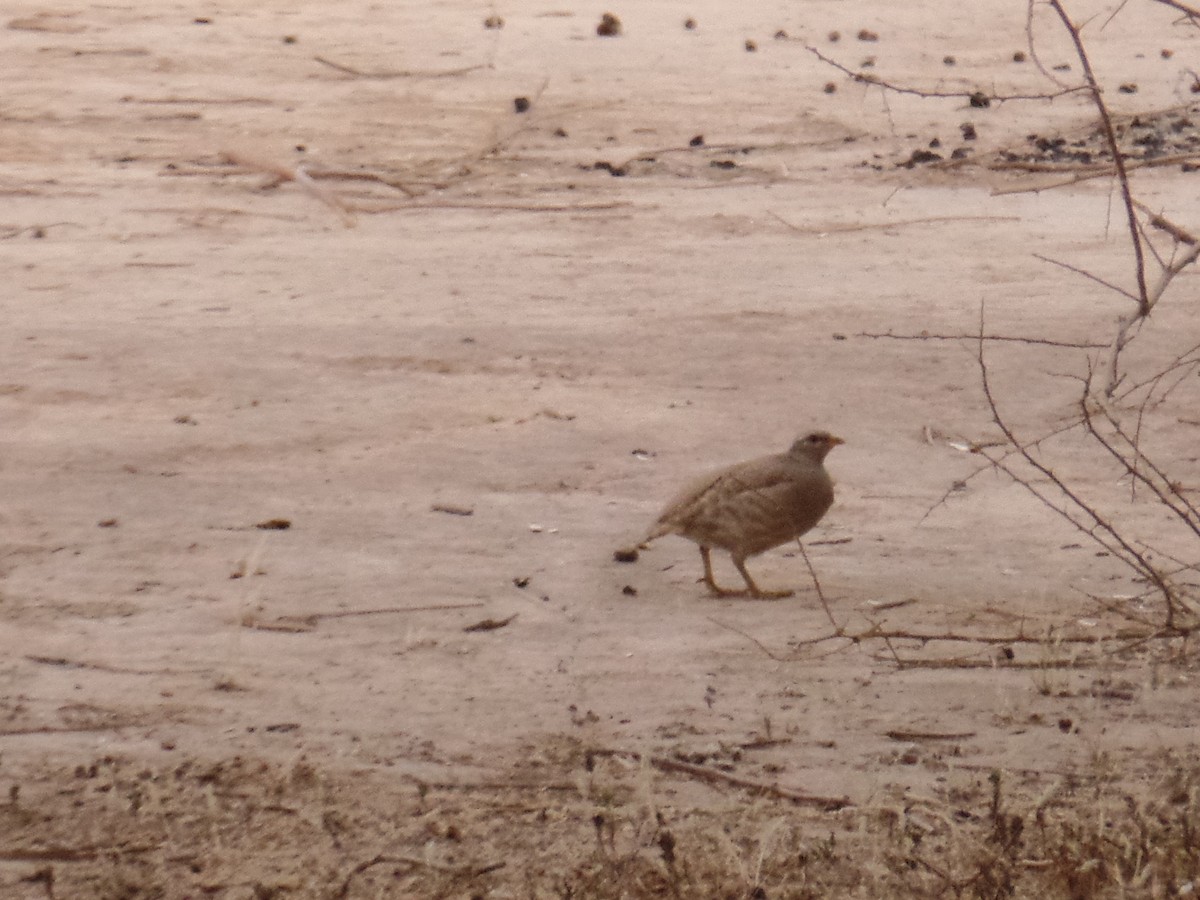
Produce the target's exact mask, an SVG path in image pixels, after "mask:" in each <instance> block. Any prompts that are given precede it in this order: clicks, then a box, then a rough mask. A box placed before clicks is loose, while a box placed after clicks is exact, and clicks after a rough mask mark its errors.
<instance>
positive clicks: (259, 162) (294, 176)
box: [221, 150, 355, 228]
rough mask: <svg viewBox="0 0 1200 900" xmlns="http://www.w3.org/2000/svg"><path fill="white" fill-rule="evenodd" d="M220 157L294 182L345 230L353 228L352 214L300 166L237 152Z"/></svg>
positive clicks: (226, 153)
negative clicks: (329, 212)
mask: <svg viewBox="0 0 1200 900" xmlns="http://www.w3.org/2000/svg"><path fill="white" fill-rule="evenodd" d="M221 155H222V156H223V157H224V158H225V159H226V160H228V161H229V162H231V163H233V164H234V165H238V166H242V167H243V168H246V169H254V170H257V171H259V172H266V173H267V174H268V175H273V176H275V177H276V178H278V179H279V180H280V181H294V182H295V183H296V184H297V185H299V186H300V187H301V188H303V189H304V190H305V191H307V192H308V193H309V194H311V195H312V196H314V197H316V198H317V199H318V200H320V201H321V202H322V203H324V204H325V205H326V206H328V207H329V208H330V209H332V210H334V212H336V213H337V214H338V216H339V217H340V218H341V220H342V224H343V225H345V226H346V227H347V228H353V227H354V224H355V222H354V214H353V213H351V212H350V210H349V208H348V207H347V206H346V204H344V203H343V202H342V201H341V200H339V199H338V198H337V197H335V196H334V195H333V194H332V193H331V192H330V191H328V190H326V189H325V188H323V187H321V186H320V185H319V184H317V183H316V182H315V181H314V180H313V179H312V177H311V176H310V175H309V174H308V173H307V172H305V171H304V168H303V167H302V166H291V167H289V166H285V165H283V164H282V163H278V162H275V161H273V160H268V159H263V158H261V157H257V156H250V155H249V154H246V153H242V152H240V151H237V150H225V151H222V153H221Z"/></svg>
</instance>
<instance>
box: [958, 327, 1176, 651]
mask: <svg viewBox="0 0 1200 900" xmlns="http://www.w3.org/2000/svg"><path fill="white" fill-rule="evenodd" d="M979 334H980V336H981V339H980V341H979V344H978V352H977V355H976V359H977V361H978V363H979V374H980V381H981V383H982V386H983V395H984V399H985V400H986V401H987V406H988V411H989V412H990V413H991V417H992V421H993V422H994V423H995V425H996V427H997V428H999V429H1000V431H1001V432H1002V433H1003V434H1004V437H1005V440H1007V441H1008V444H1009V446H1011V447H1013V448H1015V449H1016V450H1017V455H1018V456H1019V457H1020V458H1021V459H1023V460H1024V462H1025V463H1026V464H1027V465H1029V466H1030V467H1031V468H1032V469H1034V470H1035V471H1036V472H1038V473H1039V474H1041V475H1042V476H1043V477H1044V478H1046V479H1047V480H1048V481H1049V482H1050V483H1051V484H1052V485H1054V487H1055V488H1056V489H1057V490H1058V492H1059V493H1060V494H1061V496H1062V497H1063V498H1064V499H1065V501H1066V503H1065V505H1064V504H1060V503H1058V502H1055V500H1054V499H1053V498H1052V497H1050V496H1048V495H1047V494H1046V493H1045V492H1044V491H1043V490H1042V489H1041V488H1039V487H1038V486H1036V485H1035V484H1034V483H1033V482H1032V481H1030V480H1029V479H1028V478H1026V477H1025V476H1023V475H1022V474H1021V473H1020V472H1018V471H1016V470H1015V469H1013V468H1012V466H1010V465H1009V464H1008V463H1006V462H1005V461H1004V459H1003V458H999V457H992V456H989V455H988V454H987V453H983V454H982V455H983V456H984V458H985V459H987V460H988V462H990V463H991V464H992V465H993V466H994V467H996V468H997V469H999V470H1000V471H1002V472H1004V473H1005V474H1006V475H1008V476H1009V478H1011V479H1012V480H1013V481H1014V482H1016V483H1017V484H1019V485H1021V487H1023V488H1025V490H1027V491H1028V492H1029V493H1031V494H1032V495H1033V496H1034V497H1036V498H1037V499H1038V500H1040V501H1041V502H1042V503H1043V504H1045V505H1046V506H1047V507H1049V508H1050V509H1052V510H1054V512H1056V513H1058V514H1059V515H1060V516H1062V517H1063V518H1064V519H1066V520H1067V521H1068V522H1070V523H1071V524H1072V525H1073V526H1075V528H1076V529H1078V530H1079V532H1080V533H1082V534H1084V535H1086V536H1087V537H1088V538H1089V539H1091V540H1092V541H1095V542H1096V543H1097V544H1099V545H1100V546H1101V547H1103V548H1104V549H1105V550H1106V551H1108V552H1109V553H1112V554H1113V555H1114V556H1115V557H1116V558H1118V559H1120V560H1121V561H1122V562H1123V563H1125V564H1126V565H1127V566H1129V567H1130V568H1131V569H1133V570H1134V571H1136V572H1137V573H1138V574H1139V575H1141V576H1142V577H1144V578H1146V579H1148V580H1149V581H1150V582H1152V583H1153V584H1154V586H1155V587H1156V588H1157V589H1158V591H1159V592H1160V594H1161V595H1162V597H1163V600H1164V601H1165V603H1166V608H1167V615H1166V619H1165V621H1164V623H1163V626H1164V628H1166V629H1167V630H1169V631H1171V630H1178V631H1181V632H1187V631H1188V630H1189V629H1186V628H1181V627H1179V626H1177V625H1176V623H1175V614H1176V607H1177V604H1178V601H1177V598H1176V594H1175V590H1174V588H1172V586H1171V585H1170V584H1169V583H1168V582H1167V580H1166V578H1165V576H1164V575H1163V573H1162V572H1160V571H1159V570H1158V568H1157V567H1156V566H1155V565H1153V564H1152V563H1151V562H1150V560H1148V559H1147V558H1146V556H1145V554H1144V553H1143V552H1142V551H1140V550H1138V548H1136V547H1134V546H1133V544H1132V543H1131V542H1130V540H1129V539H1128V538H1126V537H1125V535H1124V534H1123V533H1122V532H1121V531H1120V530H1118V529H1117V528H1116V527H1115V526H1113V524H1112V523H1111V522H1109V521H1108V519H1106V518H1105V517H1104V516H1102V515H1100V513H1098V512H1097V511H1096V509H1095V508H1094V507H1093V506H1092V505H1091V504H1090V503H1088V502H1087V501H1086V500H1084V499H1083V498H1082V497H1081V496H1080V495H1079V493H1078V492H1077V490H1076V489H1074V488H1073V487H1072V486H1071V485H1069V484H1067V483H1066V482H1065V481H1064V480H1063V479H1062V478H1061V477H1060V476H1059V475H1058V473H1057V472H1056V471H1055V470H1054V469H1052V468H1051V467H1050V466H1049V465H1047V464H1046V463H1043V462H1042V461H1041V460H1040V459H1038V458H1037V457H1036V456H1034V455H1033V454H1032V453H1031V452H1030V451H1029V449H1028V445H1027V444H1025V443H1023V442H1022V441H1021V439H1020V438H1019V437H1017V435H1016V434H1015V433H1014V432H1013V430H1012V428H1011V427H1010V425H1009V424H1008V422H1007V421H1006V420H1005V418H1004V416H1003V415H1002V414H1001V412H1000V409H999V406H998V405H997V403H996V398H995V395H994V394H993V393H992V385H991V379H990V378H989V374H988V366H987V360H986V359H985V357H984V342H983V340H982V335H983V334H984V310H983V307H982V305H981V306H980V309H979ZM1084 390H1085V394H1086V392H1087V388H1086V386H1085V389H1084ZM1086 402H1087V399H1086V396H1085V399H1084V403H1085V404H1086ZM1128 465H1129V464H1128V463H1126V466H1127V467H1128Z"/></svg>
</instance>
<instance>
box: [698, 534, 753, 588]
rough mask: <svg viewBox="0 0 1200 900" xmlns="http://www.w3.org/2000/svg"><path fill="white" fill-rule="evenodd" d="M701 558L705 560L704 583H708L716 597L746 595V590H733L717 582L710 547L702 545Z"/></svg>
mask: <svg viewBox="0 0 1200 900" xmlns="http://www.w3.org/2000/svg"><path fill="white" fill-rule="evenodd" d="M700 559H702V560H703V561H704V579H703V581H704V583H705V584H707V585H708V589H709V590H710V591H712V593H713V596H716V597H745V596H746V592H745V591H731V590H728V589H726V588H723V587H721V586H720V585H719V584H717V580H716V579H715V578H714V577H713V570H712V557H711V552H710V550H709V549H708V547H705V546H704V545H703V544H701V545H700Z"/></svg>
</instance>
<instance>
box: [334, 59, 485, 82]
mask: <svg viewBox="0 0 1200 900" xmlns="http://www.w3.org/2000/svg"><path fill="white" fill-rule="evenodd" d="M313 60H314V61H316V62H319V63H320V64H321V65H323V66H329V68H331V69H335V70H337V71H338V72H341V73H342V74H344V75H353V76H354V77H355V78H376V79H388V78H453V77H454V76H456V75H466V74H468V73H469V72H478V71H479V70H480V69H489V68H491V66H488V65H483V64H480V65H475V66H463V67H462V68H458V69H441V70H437V71H430V72H421V71H417V70H413V69H381V70H376V71H374V72H365V71H363V70H362V69H356V68H354V67H353V66H348V65H346V64H345V63H339V62H334V61H333V60H331V59H326V58H325V57H323V56H314V57H313Z"/></svg>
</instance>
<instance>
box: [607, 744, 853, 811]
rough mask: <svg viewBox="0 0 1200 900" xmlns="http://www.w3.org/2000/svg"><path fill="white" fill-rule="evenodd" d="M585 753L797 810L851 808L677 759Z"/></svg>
mask: <svg viewBox="0 0 1200 900" xmlns="http://www.w3.org/2000/svg"><path fill="white" fill-rule="evenodd" d="M588 753H589V754H590V755H592V756H607V757H624V758H625V759H632V760H635V761H637V762H641V761H642V760H645V761H646V762H647V763H649V764H650V765H652V766H654V768H656V769H658V770H660V771H662V772H671V773H676V774H682V775H688V776H690V777H692V778H695V779H697V780H699V781H704V782H707V783H708V784H728V785H733V786H734V787H739V788H742V789H744V790H748V791H752V792H753V793H756V794H763V795H766V796H768V797H776V798H778V799H780V800H787V801H790V802H791V803H795V804H796V805H798V806H815V807H817V808H819V809H823V810H825V811H826V812H835V811H836V810H839V809H845V808H846V807H847V806H853V805H854V804H853V803H851V802H850V798H849V797H822V796H819V795H816V794H806V793H804V792H803V791H794V790H792V789H791V788H785V787H781V786H779V785H778V784H766V783H765V782H761V781H754V780H753V779H750V778H743V777H742V776H740V775H733V774H731V773H729V772H722V771H721V770H720V769H712V768H709V767H708V766H698V765H696V764H695V763H688V762H683V761H682V760H678V759H670V758H669V757H665V756H653V755H646V754H643V753H639V752H638V751H636V750H610V749H605V748H601V749H596V750H589V751H588Z"/></svg>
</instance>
